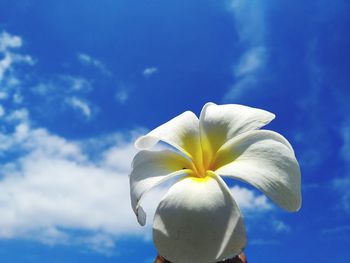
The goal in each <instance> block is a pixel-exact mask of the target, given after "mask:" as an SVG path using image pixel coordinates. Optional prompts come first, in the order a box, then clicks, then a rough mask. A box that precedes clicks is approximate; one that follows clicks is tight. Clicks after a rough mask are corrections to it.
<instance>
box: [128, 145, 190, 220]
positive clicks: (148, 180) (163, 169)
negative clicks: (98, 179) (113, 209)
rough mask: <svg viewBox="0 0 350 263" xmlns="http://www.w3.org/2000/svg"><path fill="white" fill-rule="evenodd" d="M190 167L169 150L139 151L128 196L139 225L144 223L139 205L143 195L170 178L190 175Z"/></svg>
mask: <svg viewBox="0 0 350 263" xmlns="http://www.w3.org/2000/svg"><path fill="white" fill-rule="evenodd" d="M190 167H191V163H190V161H189V160H188V159H186V158H185V157H183V156H182V155H180V154H178V153H176V152H173V151H170V150H163V151H140V152H139V153H137V154H136V156H135V157H134V160H133V163H132V171H131V173H130V196H131V206H132V208H133V210H134V212H135V214H136V216H137V220H138V222H139V224H140V225H145V223H146V213H145V212H144V210H143V209H142V207H141V206H140V204H139V203H140V200H141V198H142V196H143V194H144V193H145V192H147V191H149V190H150V189H151V188H153V187H155V186H157V185H159V184H161V183H162V182H164V181H166V180H168V179H170V178H172V177H175V176H179V175H188V174H190V173H191V170H189V169H190Z"/></svg>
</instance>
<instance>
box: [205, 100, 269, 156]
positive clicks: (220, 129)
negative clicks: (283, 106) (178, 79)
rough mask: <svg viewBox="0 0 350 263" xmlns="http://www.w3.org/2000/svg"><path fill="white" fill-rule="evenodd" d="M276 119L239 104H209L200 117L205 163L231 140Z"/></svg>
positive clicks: (267, 113)
mask: <svg viewBox="0 0 350 263" xmlns="http://www.w3.org/2000/svg"><path fill="white" fill-rule="evenodd" d="M274 118H275V115H274V114H272V113H270V112H268V111H265V110H261V109H256V108H251V107H247V106H243V105H237V104H227V105H216V104H214V103H207V104H205V106H204V107H203V109H202V112H201V115H200V133H201V140H202V146H203V151H204V155H205V156H204V158H205V159H206V160H205V161H206V162H208V161H209V159H210V158H211V157H212V155H213V154H214V153H215V152H216V151H217V150H218V149H219V148H220V147H221V146H222V145H223V144H224V143H225V142H226V141H228V140H229V139H231V138H233V137H235V136H237V135H238V134H241V133H243V132H246V131H250V130H255V129H259V128H261V127H263V126H265V125H266V124H268V123H269V122H270V121H272V120H273V119H274Z"/></svg>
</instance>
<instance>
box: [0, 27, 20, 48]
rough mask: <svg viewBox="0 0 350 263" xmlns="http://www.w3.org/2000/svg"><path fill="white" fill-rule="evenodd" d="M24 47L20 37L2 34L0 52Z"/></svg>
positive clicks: (0, 36) (0, 35)
mask: <svg viewBox="0 0 350 263" xmlns="http://www.w3.org/2000/svg"><path fill="white" fill-rule="evenodd" d="M21 46H22V39H21V38H20V37H19V36H14V35H10V34H9V33H7V32H2V33H1V34H0V52H4V51H7V50H8V49H10V48H18V47H21Z"/></svg>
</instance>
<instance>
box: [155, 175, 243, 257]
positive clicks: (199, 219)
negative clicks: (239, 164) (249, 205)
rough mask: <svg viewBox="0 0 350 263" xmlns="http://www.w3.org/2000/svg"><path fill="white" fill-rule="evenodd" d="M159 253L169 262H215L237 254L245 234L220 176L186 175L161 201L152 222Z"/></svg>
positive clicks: (241, 222)
mask: <svg viewBox="0 0 350 263" xmlns="http://www.w3.org/2000/svg"><path fill="white" fill-rule="evenodd" d="M153 240H154V243H155V245H156V247H157V249H158V252H159V253H160V255H162V256H163V257H165V258H166V259H167V260H170V261H172V262H181V263H186V262H188V263H190V262H191V263H196V262H198V263H199V262H200V263H205V262H210V263H212V262H216V261H219V260H222V259H225V258H228V257H231V256H234V255H236V254H238V253H240V251H241V249H242V248H243V247H244V245H245V242H246V235H245V229H244V224H243V220H242V217H241V214H240V211H239V209H238V207H237V205H236V203H235V201H234V200H233V198H232V195H231V193H230V192H229V190H228V188H227V186H226V185H225V183H223V182H222V179H221V178H219V177H217V176H215V175H214V174H211V175H209V176H207V177H206V178H196V177H185V178H183V179H181V180H180V181H178V182H177V183H175V184H174V185H173V186H172V187H171V188H170V189H169V191H168V192H167V194H166V196H165V197H164V198H163V200H162V201H161V202H160V204H159V206H158V208H157V211H156V215H155V218H154V223H153Z"/></svg>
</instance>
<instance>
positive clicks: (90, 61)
mask: <svg viewBox="0 0 350 263" xmlns="http://www.w3.org/2000/svg"><path fill="white" fill-rule="evenodd" d="M77 57H78V59H79V61H80V63H82V64H83V65H85V66H92V67H95V68H96V69H98V70H100V71H101V72H102V73H103V74H105V75H111V72H110V71H109V70H108V69H107V67H106V65H105V64H104V63H103V62H102V61H100V60H98V59H96V58H93V57H92V56H90V55H88V54H84V53H79V54H77Z"/></svg>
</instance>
